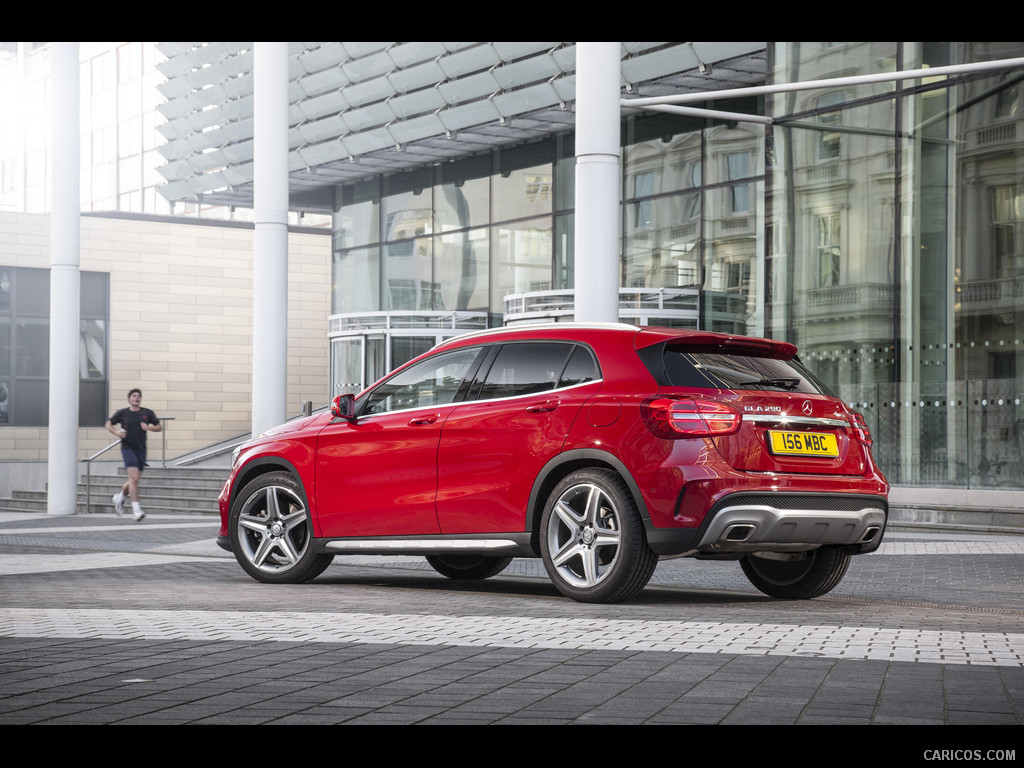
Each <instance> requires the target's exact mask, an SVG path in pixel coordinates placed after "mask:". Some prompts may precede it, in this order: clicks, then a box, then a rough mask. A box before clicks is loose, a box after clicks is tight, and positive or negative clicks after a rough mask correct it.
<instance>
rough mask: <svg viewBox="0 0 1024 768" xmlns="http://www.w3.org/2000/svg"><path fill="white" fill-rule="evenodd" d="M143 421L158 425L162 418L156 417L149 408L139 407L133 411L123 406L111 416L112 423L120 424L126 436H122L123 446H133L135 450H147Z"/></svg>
mask: <svg viewBox="0 0 1024 768" xmlns="http://www.w3.org/2000/svg"><path fill="white" fill-rule="evenodd" d="M142 422H146V423H147V424H152V425H154V426H155V425H157V424H159V423H160V419H158V418H157V417H156V414H155V413H153V412H152V411H151V410H149V408H139V410H137V411H133V410H132V409H131V408H122V409H121V410H119V411H117V412H116V413H115V414H114V415H113V416H111V417H110V423H111V424H120V425H121V427H122V428H123V429H124V431H125V432H127V433H128V435H127V436H126V437H123V438H121V447H122V448H131V449H132V450H133V451H142V452H143V453H145V451H146V433H145V431H144V430H143V429H142Z"/></svg>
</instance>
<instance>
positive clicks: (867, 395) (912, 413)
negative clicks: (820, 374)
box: [839, 379, 1024, 489]
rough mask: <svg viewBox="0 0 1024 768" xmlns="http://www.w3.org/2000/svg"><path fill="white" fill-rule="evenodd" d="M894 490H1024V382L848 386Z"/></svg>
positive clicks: (845, 392) (843, 390) (844, 392)
mask: <svg viewBox="0 0 1024 768" xmlns="http://www.w3.org/2000/svg"><path fill="white" fill-rule="evenodd" d="M839 390H840V395H841V396H842V397H843V399H844V400H845V401H846V402H847V403H849V404H850V405H851V407H853V408H854V409H855V410H858V411H860V412H861V413H863V414H864V416H865V418H866V419H867V422H868V426H869V427H870V428H871V433H872V436H873V438H874V446H873V453H874V456H875V460H876V461H877V462H878V465H879V467H881V469H882V471H883V472H885V475H886V477H887V478H888V480H889V482H890V483H892V484H894V485H921V486H953V487H960V488H989V489H1018V488H1024V379H985V380H975V381H951V382H919V383H914V384H894V383H886V384H872V385H847V386H842V387H840V388H839Z"/></svg>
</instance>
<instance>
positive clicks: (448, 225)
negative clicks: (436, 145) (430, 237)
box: [434, 156, 491, 232]
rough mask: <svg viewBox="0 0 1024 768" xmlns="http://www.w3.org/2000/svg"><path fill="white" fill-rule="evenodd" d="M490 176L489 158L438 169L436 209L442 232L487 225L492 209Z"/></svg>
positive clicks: (469, 160) (435, 196) (444, 165)
mask: <svg viewBox="0 0 1024 768" xmlns="http://www.w3.org/2000/svg"><path fill="white" fill-rule="evenodd" d="M490 174H491V158H490V156H482V157H472V158H469V159H468V160H464V161H460V162H456V163H445V164H443V165H440V166H438V167H437V180H438V184H437V186H435V187H434V206H435V207H436V209H437V210H436V217H437V222H438V226H439V227H440V229H441V231H442V232H446V231H448V230H450V229H465V228H467V227H479V226H483V225H485V224H487V222H488V216H489V215H490V205H491V182H490Z"/></svg>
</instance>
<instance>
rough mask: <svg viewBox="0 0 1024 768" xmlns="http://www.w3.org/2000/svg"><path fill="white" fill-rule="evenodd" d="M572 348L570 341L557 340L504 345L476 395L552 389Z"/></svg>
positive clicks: (484, 397)
mask: <svg viewBox="0 0 1024 768" xmlns="http://www.w3.org/2000/svg"><path fill="white" fill-rule="evenodd" d="M572 349H573V345H572V344H564V343H557V342H523V343H516V344H505V345H503V346H502V348H501V349H500V350H499V351H498V354H497V356H496V357H495V359H494V363H493V364H492V365H491V368H490V370H489V371H488V372H487V378H486V379H484V385H483V387H482V388H481V390H480V394H479V395H478V399H480V400H491V399H493V398H498V397H515V396H516V395H532V394H534V393H536V392H546V391H547V390H549V389H554V388H555V386H556V385H557V384H558V382H559V378H560V377H561V375H562V371H563V369H564V368H565V364H566V361H567V360H568V359H569V355H570V353H571V352H572Z"/></svg>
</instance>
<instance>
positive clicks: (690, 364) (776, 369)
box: [665, 348, 833, 395]
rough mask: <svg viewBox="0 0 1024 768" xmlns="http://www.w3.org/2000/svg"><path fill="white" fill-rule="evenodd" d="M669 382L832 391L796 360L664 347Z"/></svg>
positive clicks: (806, 391) (723, 387)
mask: <svg viewBox="0 0 1024 768" xmlns="http://www.w3.org/2000/svg"><path fill="white" fill-rule="evenodd" d="M665 373H666V375H667V377H668V382H669V386H673V387H702V388H711V389H736V390H770V391H776V392H778V391H782V392H800V393H804V394H817V395H831V394H833V393H832V392H831V391H829V389H828V387H826V386H825V385H824V384H823V383H822V382H821V381H819V380H818V379H817V378H816V377H815V376H814V375H813V374H812V373H811V372H810V371H808V370H807V369H806V368H805V367H804V366H803V364H801V363H800V361H799V360H796V359H793V360H777V359H775V358H771V357H755V356H751V355H742V354H723V353H718V352H715V353H708V352H686V351H683V350H673V349H668V348H666V350H665Z"/></svg>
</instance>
